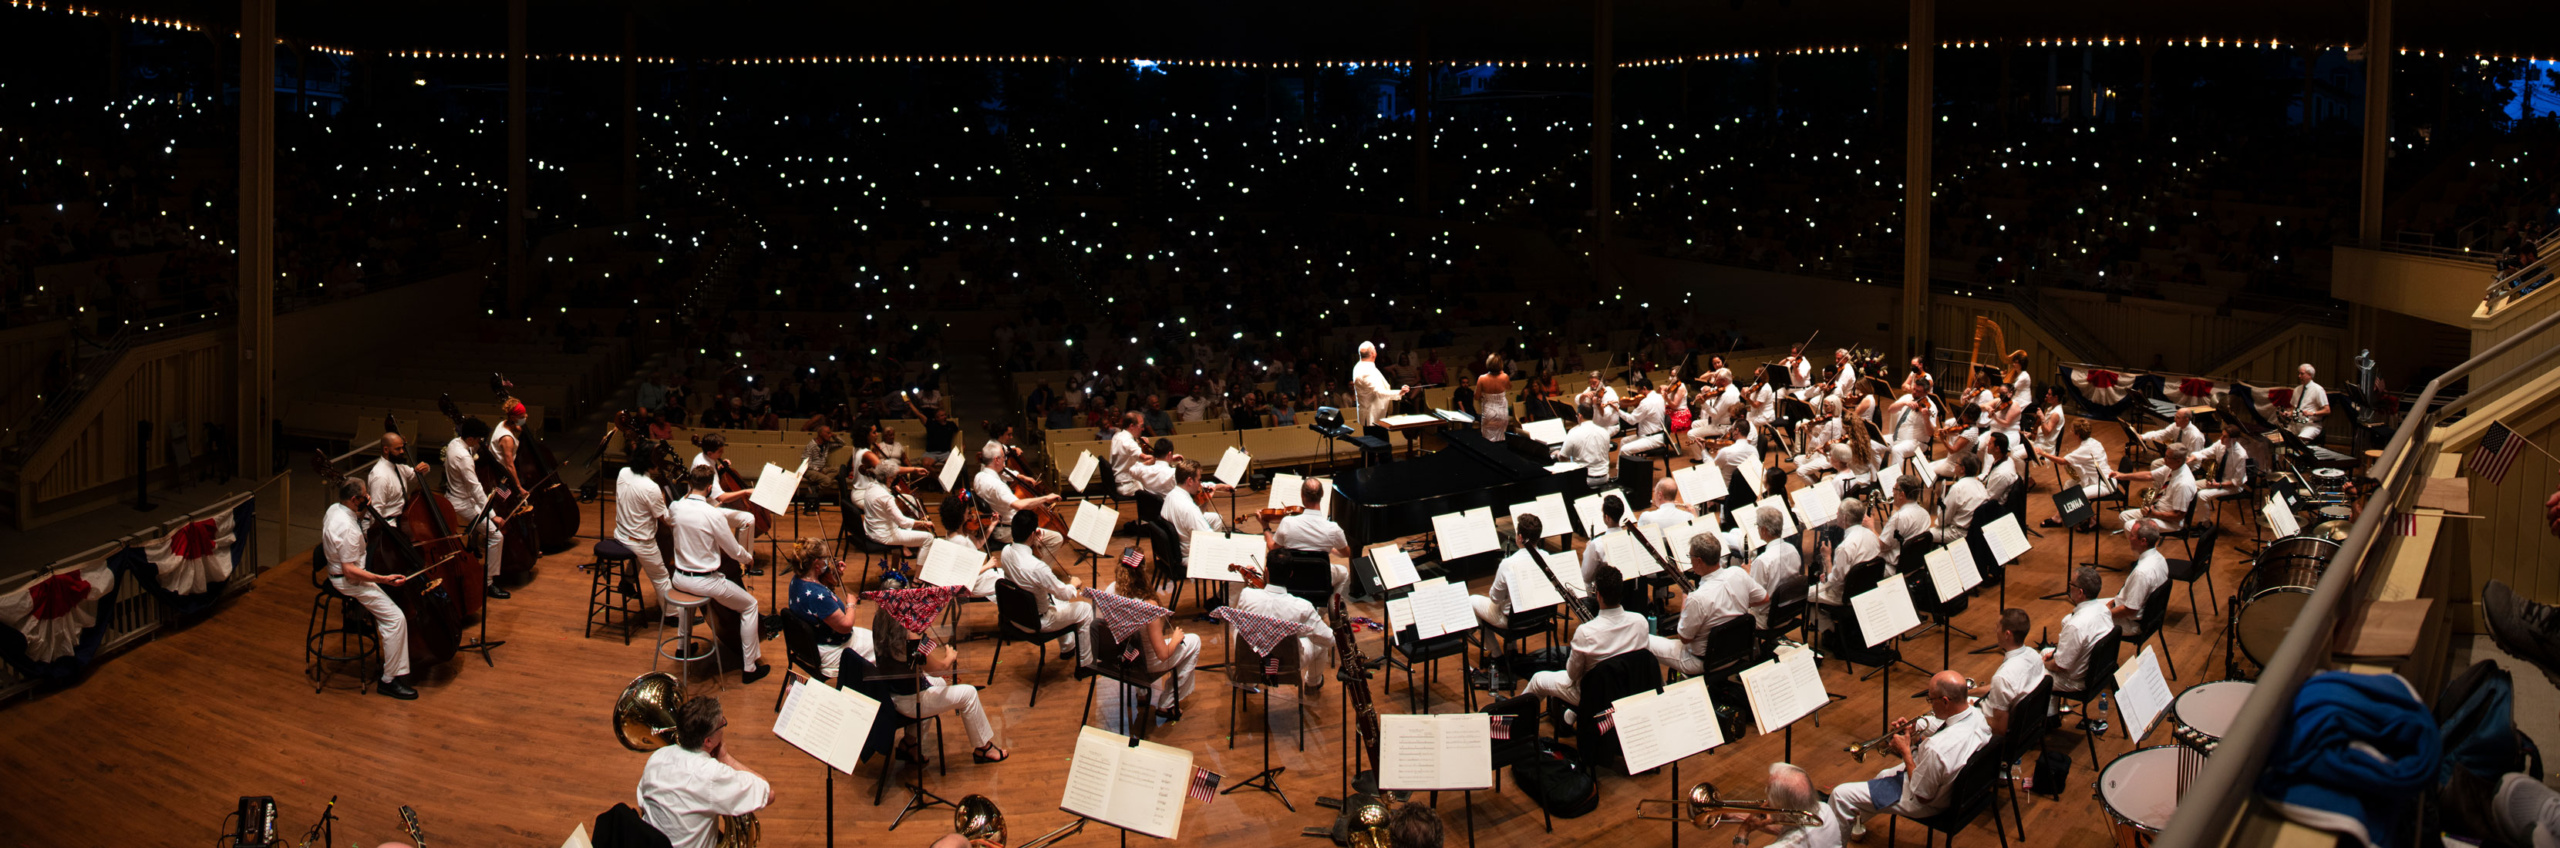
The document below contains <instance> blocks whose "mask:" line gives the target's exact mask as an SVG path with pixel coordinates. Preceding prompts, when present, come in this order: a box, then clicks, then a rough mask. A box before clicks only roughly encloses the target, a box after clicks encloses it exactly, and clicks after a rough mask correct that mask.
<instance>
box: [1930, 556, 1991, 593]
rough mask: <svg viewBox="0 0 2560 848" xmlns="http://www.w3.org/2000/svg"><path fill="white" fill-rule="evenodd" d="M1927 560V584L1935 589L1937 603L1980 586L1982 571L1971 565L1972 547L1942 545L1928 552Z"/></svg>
mask: <svg viewBox="0 0 2560 848" xmlns="http://www.w3.org/2000/svg"><path fill="white" fill-rule="evenodd" d="M1927 558H1928V561H1929V583H1930V585H1932V586H1935V587H1937V590H1938V602H1939V603H1945V602H1947V600H1948V599H1950V598H1954V597H1955V596H1957V595H1961V594H1964V592H1965V590H1967V589H1971V588H1973V587H1975V586H1980V585H1982V569H1981V568H1979V567H1976V566H1975V565H1974V564H1973V546H1972V545H1967V544H1964V543H1961V542H1959V543H1956V544H1952V545H1943V546H1940V547H1938V548H1936V549H1934V550H1931V551H1929V554H1928V557H1927Z"/></svg>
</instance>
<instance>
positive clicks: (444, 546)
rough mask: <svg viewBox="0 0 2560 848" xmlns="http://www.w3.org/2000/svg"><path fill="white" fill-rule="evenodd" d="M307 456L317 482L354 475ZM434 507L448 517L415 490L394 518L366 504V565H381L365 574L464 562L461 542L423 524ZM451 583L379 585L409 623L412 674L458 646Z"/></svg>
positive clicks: (420, 573) (318, 454)
mask: <svg viewBox="0 0 2560 848" xmlns="http://www.w3.org/2000/svg"><path fill="white" fill-rule="evenodd" d="M387 423H388V422H386V424H387ZM311 455H312V470H314V471H316V472H318V473H319V475H320V479H321V480H323V481H334V480H337V479H339V478H341V477H348V476H353V475H342V474H340V473H338V471H337V468H336V467H335V463H332V462H330V460H329V454H328V452H326V451H322V450H319V449H316V448H315V449H313V450H312V452H311ZM430 500H432V501H434V502H435V503H434V506H432V507H431V506H427V505H424V504H423V503H422V502H424V501H430ZM438 507H442V508H443V511H444V512H445V514H446V516H447V517H451V515H452V512H451V508H450V507H449V506H448V505H446V504H445V503H444V501H443V499H441V498H423V497H418V496H417V494H416V493H414V492H412V493H411V496H410V497H409V504H408V506H407V507H404V508H403V509H402V511H401V514H400V515H397V516H393V515H385V514H383V513H382V511H381V508H380V507H379V506H376V505H372V504H368V505H367V507H366V510H367V512H370V513H371V520H368V521H366V522H364V524H365V531H364V543H365V562H366V564H367V565H368V566H379V567H368V568H367V569H366V570H368V571H373V572H375V573H377V574H406V575H410V576H412V577H426V576H427V573H428V572H430V571H435V570H437V569H439V568H443V567H450V566H452V565H453V564H454V562H455V561H456V560H463V559H464V557H465V556H466V555H467V552H465V551H463V550H462V543H461V540H460V539H458V538H455V537H451V536H444V537H442V538H438V536H437V535H436V534H435V531H434V529H433V527H432V526H431V525H430V524H429V523H428V521H427V520H426V516H425V513H428V512H430V511H433V510H435V509H436V508H438ZM411 519H416V520H411ZM464 564H465V565H468V564H469V562H468V561H466V562H464ZM449 582H450V581H449V580H447V579H446V577H445V576H444V575H443V574H437V575H436V576H434V577H431V578H429V579H423V580H411V581H410V582H407V583H404V584H401V585H398V586H389V585H386V586H383V587H382V591H383V594H386V595H389V596H390V597H391V603H392V605H394V606H397V607H399V608H400V614H401V616H402V617H404V618H406V619H407V620H408V630H409V670H410V673H412V674H414V673H417V672H418V671H421V670H423V669H426V668H428V667H430V666H433V665H436V664H438V663H441V662H444V661H445V660H449V659H452V658H453V655H454V653H455V651H456V650H458V649H459V648H460V647H461V645H462V622H461V617H460V615H459V614H458V612H457V604H456V602H455V600H454V597H453V592H452V591H451V590H450V589H447V588H446V586H447V585H448V583H449Z"/></svg>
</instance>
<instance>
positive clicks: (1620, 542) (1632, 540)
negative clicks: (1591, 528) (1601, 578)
mask: <svg viewBox="0 0 2560 848" xmlns="http://www.w3.org/2000/svg"><path fill="white" fill-rule="evenodd" d="M1639 535H1641V536H1642V541H1638V536H1639ZM1662 535H1663V534H1662V527H1661V526H1660V525H1654V524H1638V525H1635V526H1633V527H1629V528H1627V529H1626V530H1625V531H1624V532H1620V533H1615V534H1611V535H1610V536H1609V541H1608V547H1605V548H1602V549H1601V550H1600V561H1601V562H1604V563H1608V565H1609V567H1610V568H1614V569H1617V570H1618V576H1619V577H1623V578H1626V579H1629V580H1633V579H1635V578H1638V577H1643V576H1645V575H1648V574H1654V573H1657V572H1660V571H1661V570H1662V561H1661V560H1657V559H1654V555H1653V554H1652V553H1646V552H1645V549H1644V546H1645V545H1647V544H1651V545H1653V550H1654V551H1655V552H1656V553H1659V552H1661V550H1662V548H1663V545H1664V544H1665V540H1664V539H1663V538H1662Z"/></svg>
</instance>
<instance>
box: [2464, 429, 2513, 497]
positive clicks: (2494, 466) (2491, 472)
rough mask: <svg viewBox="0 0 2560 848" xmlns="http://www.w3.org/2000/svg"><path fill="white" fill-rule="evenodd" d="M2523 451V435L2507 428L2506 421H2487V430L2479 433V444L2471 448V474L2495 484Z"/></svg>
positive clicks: (2505, 474)
mask: <svg viewBox="0 0 2560 848" xmlns="http://www.w3.org/2000/svg"><path fill="white" fill-rule="evenodd" d="M2523 453H2524V437H2523V436H2520V435H2517V434H2516V432H2515V431H2514V430H2509V429H2507V424H2506V422H2503V421H2491V422H2489V431H2488V432H2486V433H2482V434H2480V446H2479V447H2476V448H2472V449H2471V476H2474V477H2478V478H2481V479H2484V480H2487V481H2489V485H2492V486H2495V485H2497V484H2498V481H2499V480H2500V479H2503V478H2505V477H2506V476H2507V469H2508V468H2511V467H2514V466H2515V464H2516V457H2517V456H2518V455H2521V454H2523Z"/></svg>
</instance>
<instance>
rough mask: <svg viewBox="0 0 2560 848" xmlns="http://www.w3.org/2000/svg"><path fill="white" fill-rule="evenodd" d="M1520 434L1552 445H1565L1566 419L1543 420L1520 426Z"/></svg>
mask: <svg viewBox="0 0 2560 848" xmlns="http://www.w3.org/2000/svg"><path fill="white" fill-rule="evenodd" d="M1520 432H1522V433H1526V434H1528V436H1529V438H1532V439H1536V440H1538V441H1540V442H1544V443H1547V444H1550V445H1561V444H1564V419H1562V418H1542V419H1539V420H1536V421H1531V422H1529V423H1527V424H1522V425H1520Z"/></svg>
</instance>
